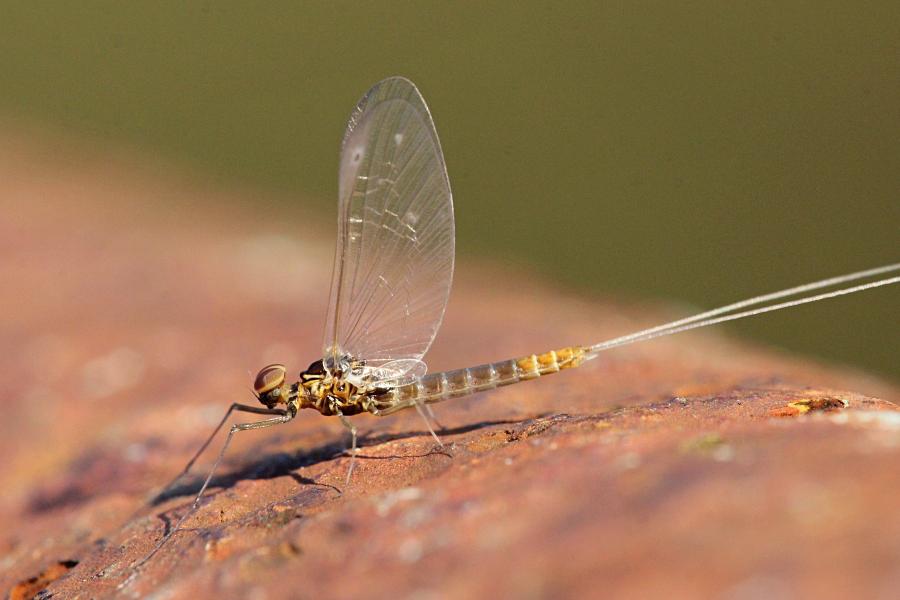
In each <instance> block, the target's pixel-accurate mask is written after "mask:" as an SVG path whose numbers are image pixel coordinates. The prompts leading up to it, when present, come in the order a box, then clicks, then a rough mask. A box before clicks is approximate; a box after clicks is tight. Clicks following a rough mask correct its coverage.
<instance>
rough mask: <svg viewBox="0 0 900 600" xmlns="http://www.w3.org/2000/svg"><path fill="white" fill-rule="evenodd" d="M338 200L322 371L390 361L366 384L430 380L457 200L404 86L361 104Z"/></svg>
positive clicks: (395, 83) (347, 141) (422, 110)
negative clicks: (428, 361)
mask: <svg viewBox="0 0 900 600" xmlns="http://www.w3.org/2000/svg"><path fill="white" fill-rule="evenodd" d="M339 194H340V197H339V203H338V241H337V249H336V251H335V261H334V273H333V275H332V283H331V301H330V304H329V309H328V316H327V320H326V326H325V340H324V347H323V351H324V361H325V366H326V367H328V368H329V369H331V370H334V369H340V370H341V371H342V372H345V373H348V374H349V372H348V367H349V366H350V365H351V363H354V364H356V365H359V364H363V365H365V366H366V367H369V368H375V367H382V366H384V365H385V364H386V363H392V364H391V365H388V366H389V368H388V369H386V370H385V369H383V371H384V372H383V373H380V372H378V371H369V372H368V373H367V375H366V379H367V380H369V381H374V380H377V379H378V377H379V376H380V375H384V377H383V380H385V381H387V380H394V381H397V380H401V379H403V377H404V376H405V375H406V374H407V373H416V374H417V373H419V372H421V373H422V374H424V363H422V362H421V359H422V356H423V355H424V354H425V352H427V351H428V348H429V346H431V342H432V341H433V340H434V336H435V334H436V333H437V330H438V328H439V327H440V324H441V319H442V318H443V315H444V308H445V307H446V305H447V297H448V296H449V294H450V284H451V281H452V278H453V254H454V225H453V200H452V197H451V194H450V182H449V180H448V179H447V170H446V167H445V166H444V158H443V155H442V154H441V146H440V143H439V142H438V137H437V133H436V132H435V130H434V124H433V123H432V120H431V115H430V114H429V112H428V108H427V107H426V106H425V101H424V100H423V99H422V96H421V95H420V94H419V91H418V90H417V89H416V87H415V86H414V85H413V84H412V83H411V82H409V81H408V80H406V79H402V78H399V77H393V78H390V79H385V80H384V81H382V82H380V83H378V84H376V85H375V87H373V88H372V89H371V90H369V92H368V93H367V94H366V95H365V96H364V97H363V98H362V100H360V102H359V104H358V105H357V106H356V109H355V110H354V111H353V114H352V115H351V116H350V121H349V123H348V125H347V132H346V134H345V135H344V141H343V145H342V148H341V166H340V181H339ZM379 373H380V375H379ZM360 376H361V375H360Z"/></svg>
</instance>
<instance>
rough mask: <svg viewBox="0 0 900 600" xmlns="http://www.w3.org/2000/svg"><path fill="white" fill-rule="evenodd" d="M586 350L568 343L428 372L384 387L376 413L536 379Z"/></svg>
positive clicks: (574, 362) (575, 360)
mask: <svg viewBox="0 0 900 600" xmlns="http://www.w3.org/2000/svg"><path fill="white" fill-rule="evenodd" d="M585 352H586V349H585V348H583V347H582V346H569V347H566V348H560V349H559V350H550V351H549V352H544V353H543V354H532V355H530V356H523V357H521V358H513V359H510V360H503V361H499V362H494V363H487V364H484V365H478V366H477V367H469V368H466V369H456V370H455V371H444V372H442V373H432V374H431V375H426V376H425V377H423V378H421V379H419V380H417V381H415V382H413V383H410V384H407V385H403V386H400V387H396V388H393V389H391V390H388V391H387V392H386V393H385V394H383V395H381V396H379V398H378V399H377V401H376V404H377V405H378V408H379V410H380V414H389V413H392V412H395V411H397V410H400V409H402V408H407V407H409V406H413V405H415V404H431V403H434V402H441V401H442V400H449V399H450V398H459V397H460V396H468V395H469V394H475V393H477V392H483V391H486V390H492V389H494V388H496V387H500V386H503V385H512V384H514V383H518V382H520V381H527V380H529V379H537V378H538V377H541V376H543V375H550V374H551V373H556V372H558V371H561V370H563V369H571V368H574V367H577V366H578V365H580V364H581V363H582V361H583V360H584V354H585Z"/></svg>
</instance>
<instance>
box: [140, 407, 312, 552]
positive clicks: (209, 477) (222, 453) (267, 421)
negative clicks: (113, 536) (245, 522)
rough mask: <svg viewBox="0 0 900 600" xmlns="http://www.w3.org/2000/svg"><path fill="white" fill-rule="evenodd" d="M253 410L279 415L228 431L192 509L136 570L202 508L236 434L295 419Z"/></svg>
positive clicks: (283, 414)
mask: <svg viewBox="0 0 900 600" xmlns="http://www.w3.org/2000/svg"><path fill="white" fill-rule="evenodd" d="M251 408H253V410H252V411H248V412H254V413H259V412H261V411H265V412H263V413H262V414H277V415H278V416H277V417H274V418H271V419H265V420H263V421H254V422H252V423H238V424H236V425H232V426H231V429H230V430H229V431H228V437H226V438H225V443H224V444H222V449H221V450H219V455H218V456H217V457H216V460H215V462H214V463H213V465H212V467H211V468H210V469H209V473H208V474H207V475H206V479H205V480H204V482H203V485H202V486H200V491H199V492H197V496H196V498H194V502H193V504H191V507H190V508H189V509H188V511H187V512H186V513H185V514H184V515H182V517H181V518H180V519H178V522H177V523H175V526H174V527H172V528H171V529H170V530H169V532H168V533H166V534H165V535H163V537H162V539H160V540H159V542H158V543H157V544H156V546H155V547H154V548H153V550H151V551H150V553H149V554H147V556H145V557H144V558H142V559H141V560H140V562H138V563H137V564H136V565H134V567H133V568H134V569H135V570H137V569H138V568H139V567H140V566H141V565H143V564H144V563H146V562H147V561H148V560H150V559H151V558H153V556H154V555H155V554H156V553H157V552H159V550H160V548H162V547H163V546H164V545H165V543H166V542H167V541H169V539H170V538H171V537H172V536H173V535H175V533H177V532H178V530H179V529H180V528H181V526H182V524H184V522H185V521H186V520H187V518H188V517H190V516H191V515H192V514H194V512H195V511H196V510H197V508H198V507H199V506H200V500H201V499H202V498H203V493H204V492H205V491H206V488H207V487H208V486H209V482H210V481H212V478H213V475H214V474H215V472H216V468H217V467H218V466H219V463H220V462H221V461H222V457H223V456H225V451H226V450H228V446H229V444H231V438H233V437H234V434H235V433H237V432H239V431H250V430H251V429H263V428H265V427H271V426H273V425H280V424H282V423H287V422H288V421H290V420H291V419H293V418H294V416H293V415H292V414H291V413H287V412H285V411H284V410H281V409H256V408H255V407H251ZM238 410H242V409H238ZM230 411H231V409H229V412H230ZM226 416H227V415H226ZM220 427H221V425H220ZM217 431H218V428H217ZM208 443H209V441H207V444H208Z"/></svg>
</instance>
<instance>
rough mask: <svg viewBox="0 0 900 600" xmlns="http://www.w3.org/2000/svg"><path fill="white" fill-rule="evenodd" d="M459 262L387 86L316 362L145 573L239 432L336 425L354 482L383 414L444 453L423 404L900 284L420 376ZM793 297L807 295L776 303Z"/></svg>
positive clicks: (404, 107) (404, 101) (347, 171)
mask: <svg viewBox="0 0 900 600" xmlns="http://www.w3.org/2000/svg"><path fill="white" fill-rule="evenodd" d="M453 261H454V224H453V201H452V197H451V194H450V182H449V179H448V178H447V170H446V167H445V166H444V158H443V154H442V153H441V146H440V143H439V142H438V137H437V132H436V131H435V128H434V124H433V122H432V119H431V114H430V113H429V111H428V107H427V106H426V105H425V101H424V100H423V99H422V96H421V94H420V93H419V91H418V89H416V87H415V85H413V84H412V83H411V82H410V81H408V80H406V79H403V78H401V77H392V78H389V79H385V80H384V81H381V82H380V83H378V84H376V85H375V86H374V87H373V88H372V89H371V90H369V92H368V93H366V95H365V96H363V98H362V100H360V102H359V104H357V106H356V108H355V109H354V110H353V113H352V114H351V115H350V120H349V123H348V124H347V130H346V133H345V134H344V139H343V144H342V146H341V158H340V172H339V198H338V238H337V248H336V250H335V256H334V272H333V275H332V283H331V299H330V304H329V308H328V314H327V317H326V321H325V339H324V343H323V347H322V358H321V359H320V360H317V361H315V362H314V363H312V364H311V365H310V366H309V368H308V369H306V370H305V371H303V372H302V373H300V376H299V379H298V380H297V381H295V382H289V381H288V379H287V378H286V373H287V371H286V368H285V366H284V365H281V364H273V365H268V366H267V367H264V368H263V369H262V370H260V371H259V373H258V375H257V376H256V380H255V382H254V389H255V393H256V397H257V399H258V400H259V401H260V403H261V404H262V406H249V405H244V404H232V405H231V407H230V408H229V409H228V410H227V412H226V413H225V416H224V417H223V418H222V420H221V422H220V423H219V425H218V426H217V427H216V429H215V430H214V431H213V433H212V435H211V436H210V437H209V439H207V440H206V442H205V443H204V444H203V445H202V446H201V447H200V449H199V450H198V451H197V453H196V454H195V455H194V457H193V458H192V459H191V460H190V462H188V464H187V466H186V467H185V468H184V470H183V471H182V473H181V474H180V475H179V476H178V477H177V478H176V481H177V480H178V479H179V478H180V477H182V476H183V475H184V474H186V473H187V472H188V471H189V470H190V468H191V466H192V465H193V464H194V462H195V461H196V460H197V458H198V457H199V456H200V454H201V453H202V452H203V451H204V450H205V449H206V448H207V446H208V445H209V444H210V442H211V441H212V440H213V438H214V437H215V435H216V433H218V431H219V430H220V429H221V428H222V427H223V426H224V425H225V423H226V422H227V421H228V417H229V416H230V415H231V413H232V412H234V411H242V412H247V413H254V414H262V415H267V416H268V418H266V419H264V420H260V421H255V422H250V423H242V424H237V425H232V426H231V429H230V430H229V432H228V437H227V438H226V440H225V443H224V444H223V445H222V448H221V450H220V451H219V454H218V457H217V458H216V460H215V462H214V463H213V466H212V468H211V469H210V471H209V473H208V475H207V476H206V479H205V481H204V482H203V485H202V486H201V487H200V491H199V492H198V493H197V496H196V498H195V499H194V502H193V504H192V505H191V507H190V509H189V510H188V512H187V513H186V514H185V515H184V516H182V517H181V518H180V519H179V520H178V522H177V523H176V525H175V526H174V527H172V528H171V529H170V530H169V532H168V533H166V534H165V535H164V536H163V537H162V539H160V541H159V542H158V543H157V545H156V546H155V548H154V549H153V550H152V551H151V552H150V554H148V555H147V556H146V557H145V558H144V559H143V560H142V561H141V562H140V563H139V564H143V563H144V562H146V561H147V560H148V559H149V558H150V557H152V556H153V555H154V554H155V553H156V552H157V551H158V550H159V549H160V548H161V547H162V546H163V544H165V542H166V541H167V540H168V539H169V538H170V537H172V535H173V534H174V533H175V532H176V531H178V530H179V528H180V527H181V525H182V524H183V523H184V521H185V519H187V517H188V516H190V515H191V514H192V513H193V512H194V511H195V510H196V509H197V507H198V506H199V505H200V500H201V498H202V496H203V493H204V492H205V491H206V488H207V486H208V485H209V482H210V481H211V479H212V477H213V473H214V472H215V470H216V468H217V467H218V465H219V462H220V461H221V459H222V456H223V455H224V454H225V451H226V449H227V448H228V445H229V444H230V443H231V439H232V437H233V436H234V434H236V433H238V432H240V431H249V430H251V429H262V428H264V427H271V426H273V425H281V424H283V423H287V422H289V421H290V420H291V419H293V418H294V417H296V416H297V414H298V413H299V412H300V411H301V410H303V409H313V410H315V411H318V412H319V413H321V414H322V415H325V416H329V417H337V418H338V419H339V420H340V421H341V423H342V424H343V425H344V427H346V428H347V429H348V430H349V432H350V437H351V447H350V464H349V467H348V470H347V478H346V483H348V484H349V482H350V476H351V474H352V472H353V465H354V458H355V456H356V427H355V426H354V425H353V424H352V423H351V422H350V420H349V419H348V417H350V416H353V415H356V414H360V413H369V414H372V415H377V416H385V415H390V414H393V413H395V412H397V411H400V410H404V409H407V408H414V409H416V410H417V411H419V413H420V414H421V416H422V418H423V419H424V420H425V423H426V424H427V426H428V429H429V431H430V432H431V435H432V436H434V439H435V440H436V441H437V442H438V444H440V440H439V438H438V437H437V435H436V434H435V432H434V429H433V428H432V426H431V422H432V421H433V420H434V418H433V417H434V415H433V413H432V412H431V409H430V406H429V405H430V404H433V403H435V402H441V401H443V400H449V399H451V398H458V397H460V396H467V395H469V394H474V393H477V392H483V391H486V390H491V389H494V388H496V387H499V386H505V385H511V384H513V383H518V382H520V381H527V380H530V379H536V378H538V377H542V376H544V375H549V374H551V373H556V372H558V371H562V370H566V369H572V368H575V367H578V366H580V365H582V364H584V363H585V362H587V361H590V360H592V359H594V358H596V357H597V355H598V354H599V353H600V352H602V351H604V350H609V349H610V348H615V347H617V346H623V345H625V344H632V343H635V342H639V341H643V340H649V339H652V338H656V337H661V336H665V335H671V334H673V333H678V332H680V331H686V330H688V329H695V328H698V327H705V326H707V325H713V324H715V323H722V322H724V321H731V320H734V319H741V318H744V317H749V316H751V315H757V314H761V313H765V312H770V311H774V310H780V309H783V308H788V307H790V306H797V305H799V304H805V303H809V302H815V301H818V300H824V299H826V298H833V297H835V296H841V295H844V294H850V293H853V292H859V291H862V290H866V289H870V288H874V287H879V286H883V285H888V284H892V283H897V282H898V281H900V276H893V277H887V278H882V279H878V280H874V281H869V282H868V283H857V284H856V285H854V286H851V287H844V288H841V289H836V290H835V289H831V291H822V292H820V293H817V294H812V295H811V294H809V292H812V291H815V290H826V289H828V288H835V287H837V286H838V285H841V284H845V283H849V282H851V281H857V282H860V281H862V280H872V279H874V278H875V277H877V276H880V275H885V274H887V273H891V272H894V271H898V270H900V263H897V264H893V265H887V266H884V267H878V268H874V269H869V270H866V271H860V272H856V273H850V274H848V275H842V276H838V277H833V278H831V279H825V280H822V281H817V282H814V283H809V284H806V285H801V286H798V287H794V288H790V289H786V290H782V291H778V292H774V293H771V294H766V295H763V296H758V297H755V298H750V299H747V300H743V301H741V302H736V303H734V304H729V305H728V306H723V307H721V308H717V309H714V310H710V311H706V312H703V313H700V314H698V315H694V316H692V317H687V318H684V319H680V320H677V321H674V322H672V323H666V324H664V325H660V326H658V327H653V328H651V329H646V330H643V331H638V332H636V333H632V334H630V335H626V336H622V337H618V338H615V339H612V340H608V341H604V342H600V343H597V344H593V345H588V346H569V347H567V348H561V349H558V350H550V351H548V352H542V353H540V354H529V355H527V356H524V357H520V358H514V359H511V360H504V361H500V362H495V363H490V364H485V365H479V366H476V367H469V368H466V369H459V370H455V371H446V372H443V373H432V374H428V375H426V366H425V363H424V362H423V361H422V358H423V357H424V355H425V353H426V352H427V351H428V348H429V347H430V346H431V342H432V341H433V340H434V337H435V334H436V333H437V331H438V328H439V327H440V325H441V320H442V318H443V315H444V307H445V306H446V305H447V298H448V296H449V294H450V283H451V280H452V277H453ZM801 294H805V295H803V296H800V295H801ZM791 296H800V297H799V298H794V299H793V300H784V301H781V302H777V303H776V302H775V301H776V300H782V299H785V298H788V297H791ZM751 307H753V308H751ZM173 483H174V481H173Z"/></svg>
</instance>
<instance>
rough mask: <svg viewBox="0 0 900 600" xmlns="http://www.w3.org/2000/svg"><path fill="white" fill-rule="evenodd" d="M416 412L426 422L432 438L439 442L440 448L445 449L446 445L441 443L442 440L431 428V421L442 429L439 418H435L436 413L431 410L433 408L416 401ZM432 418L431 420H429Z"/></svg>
mask: <svg viewBox="0 0 900 600" xmlns="http://www.w3.org/2000/svg"><path fill="white" fill-rule="evenodd" d="M415 406H416V412H418V413H419V416H420V417H422V420H423V421H425V427H427V428H428V432H429V433H430V434H431V437H433V438H434V441H435V442H437V445H438V448H443V447H444V443H443V442H442V441H441V438H439V437H438V435H437V434H436V433H435V432H434V428H433V427H432V426H431V421H434V422H435V423H437V425H438V427H441V425H440V423H438V420H437V418H435V416H434V411H433V410H431V407H430V406H428V405H427V404H424V403H423V402H422V401H421V400H418V399H416V400H415ZM429 417H431V420H429ZM441 429H443V427H441Z"/></svg>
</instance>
